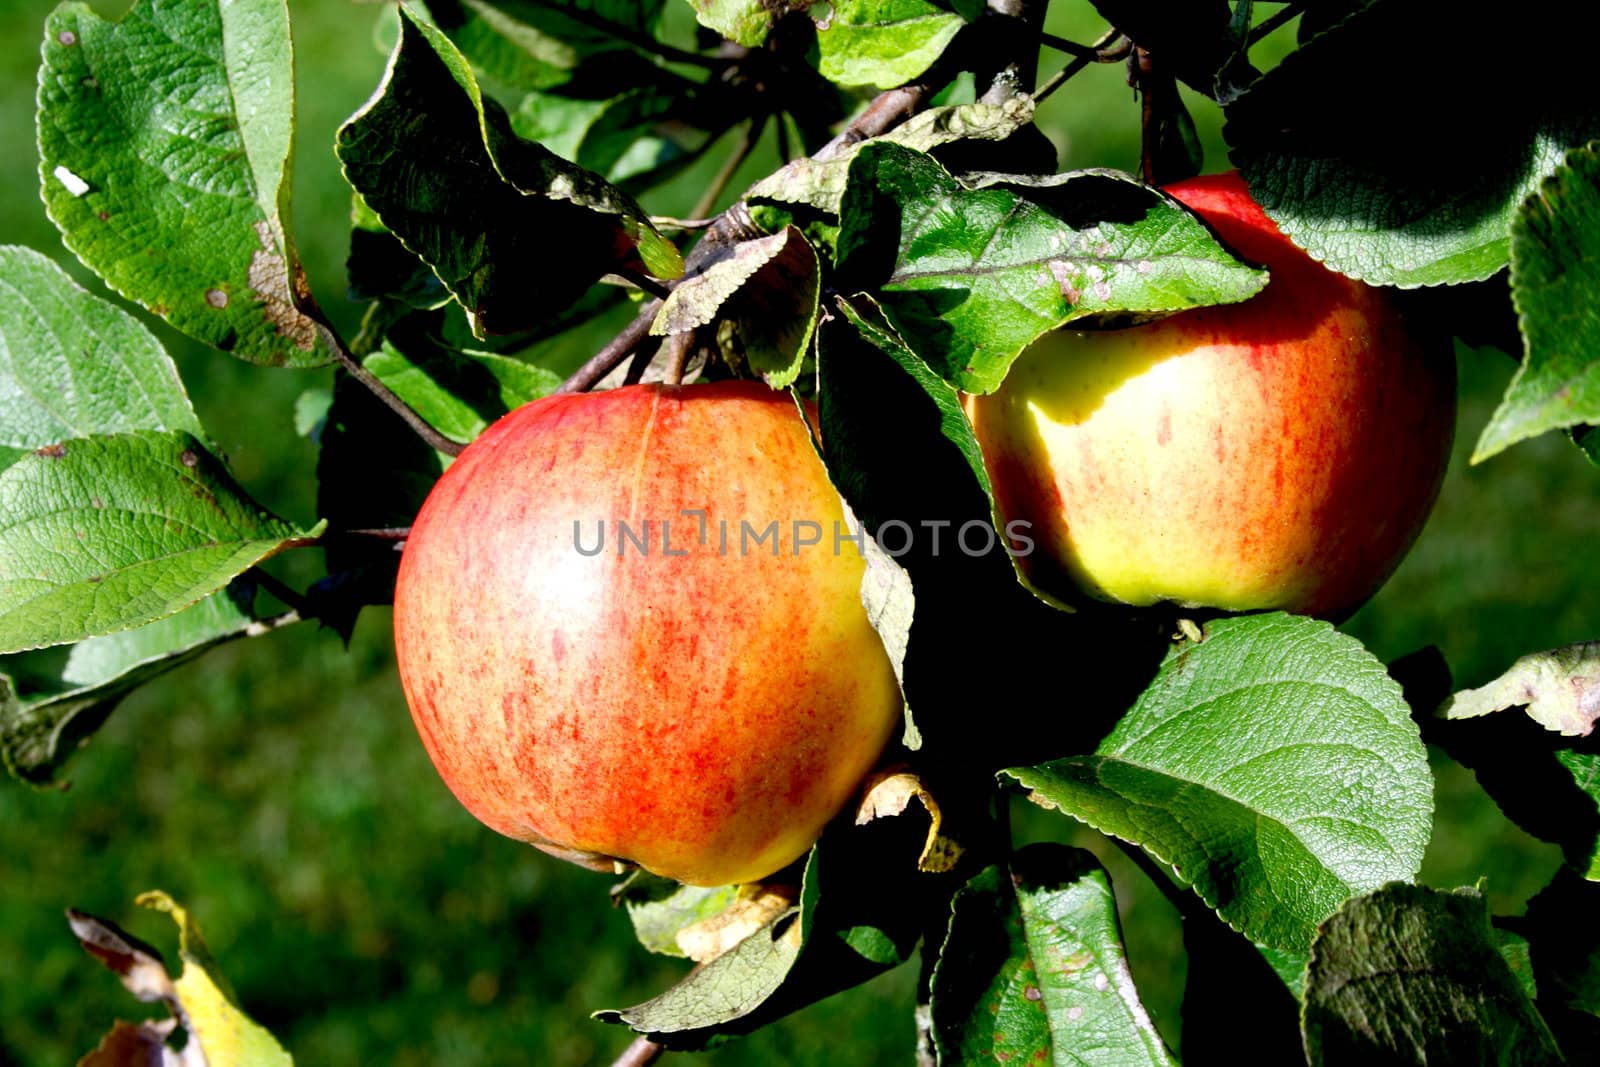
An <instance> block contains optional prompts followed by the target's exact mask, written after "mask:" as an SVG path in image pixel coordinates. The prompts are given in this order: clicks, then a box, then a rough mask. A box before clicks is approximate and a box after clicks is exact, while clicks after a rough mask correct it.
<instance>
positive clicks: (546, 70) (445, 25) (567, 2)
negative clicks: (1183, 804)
mask: <svg viewBox="0 0 1600 1067" xmlns="http://www.w3.org/2000/svg"><path fill="white" fill-rule="evenodd" d="M664 3H665V0H492V2H485V0H433V3H431V4H429V11H431V12H432V14H433V16H434V20H435V22H436V23H437V24H438V26H439V28H440V29H441V30H443V31H444V32H445V33H446V34H448V35H449V37H450V39H451V40H452V41H454V42H455V45H456V47H457V48H459V49H460V50H461V52H462V54H463V55H465V56H466V57H467V58H468V59H469V60H471V61H472V65H473V67H475V68H476V69H478V70H480V71H482V72H483V73H484V74H485V75H486V76H487V77H489V78H492V79H493V80H494V81H496V82H499V83H500V84H502V85H505V86H507V87H509V88H511V89H514V90H521V91H524V92H527V91H535V90H540V89H548V88H551V87H553V86H556V85H560V84H562V83H564V82H566V81H567V80H568V79H570V78H571V77H572V76H573V74H574V72H576V70H577V69H578V67H579V66H580V64H581V63H582V62H583V61H584V60H586V59H592V58H594V57H596V56H602V55H605V54H606V53H612V52H617V51H619V50H624V49H626V48H627V44H626V42H625V41H624V40H623V39H622V37H621V36H620V34H623V33H631V34H637V35H640V36H643V37H646V38H648V37H649V36H651V34H652V32H653V30H654V28H655V24H656V21H657V19H658V18H659V16H660V14H661V8H662V6H663V4H664ZM608 58H609V57H608Z"/></svg>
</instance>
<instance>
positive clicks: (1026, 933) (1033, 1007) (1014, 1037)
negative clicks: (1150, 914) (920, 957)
mask: <svg viewBox="0 0 1600 1067" xmlns="http://www.w3.org/2000/svg"><path fill="white" fill-rule="evenodd" d="M951 913H952V914H951V919H950V932H949V934H948V936H947V937H946V939H945V942H944V946H943V947H942V949H941V950H940V952H939V960H938V963H937V964H936V965H935V967H934V972H933V984H932V1002H931V1003H932V1014H933V1038H934V1042H935V1046H936V1047H937V1048H938V1051H939V1054H940V1061H941V1062H946V1063H1007V1062H1018V1063H1022V1062H1028V1063H1034V1062H1046V1061H1048V1062H1051V1063H1063V1064H1064V1063H1085V1062H1093V1063H1105V1064H1118V1065H1124V1064H1125V1065H1129V1067H1132V1065H1134V1064H1172V1063H1176V1060H1174V1059H1173V1058H1172V1055H1171V1053H1169V1052H1168V1051H1167V1048H1166V1045H1165V1044H1163V1043H1162V1040H1161V1035H1160V1034H1159V1033H1157V1032H1156V1028H1155V1026H1154V1024H1152V1023H1151V1021H1150V1016H1149V1014H1148V1013H1147V1012H1146V1011H1145V1009H1144V1005H1143V1004H1142V1003H1140V1001H1139V994H1138V991H1137V990H1135V989H1134V986H1133V975H1132V973H1131V972H1130V971H1129V969H1128V960H1127V956H1126V954H1125V953H1124V951H1123V948H1122V933H1121V930H1120V928H1119V926H1118V923H1117V907H1116V901H1115V899H1114V898H1113V897H1112V895H1111V882H1110V879H1109V878H1108V877H1107V876H1106V872H1105V871H1104V870H1102V869H1101V867H1100V865H1099V864H1098V863H1097V862H1096V861H1095V859H1094V857H1093V856H1092V855H1091V854H1089V853H1087V852H1084V851H1082V850H1081V849H1069V848H1065V847H1063V846H1060V845H1030V846H1028V847H1026V848H1023V849H1021V850H1019V851H1018V852H1017V853H1015V854H1014V855H1013V856H1012V857H1011V861H1010V865H1009V869H1008V870H1004V871H1002V869H1001V868H999V867H986V868H984V870H982V871H980V872H979V873H978V874H977V875H976V876H974V877H973V879H972V880H971V881H970V882H968V883H967V884H966V886H965V887H963V888H962V889H961V891H960V892H958V893H957V894H956V896H955V899H954V900H953V901H952V903H951Z"/></svg>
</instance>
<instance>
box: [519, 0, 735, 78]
mask: <svg viewBox="0 0 1600 1067" xmlns="http://www.w3.org/2000/svg"><path fill="white" fill-rule="evenodd" d="M539 6H541V7H548V8H551V9H554V10H558V11H559V12H560V13H561V14H562V15H564V16H565V17H567V18H569V19H571V20H572V21H573V22H578V23H582V24H583V25H585V26H588V27H590V28H592V29H596V30H600V31H601V32H602V33H606V34H609V35H610V36H612V37H615V38H616V39H617V40H619V41H621V42H623V43H624V44H627V45H630V46H631V47H633V48H637V49H638V50H639V51H641V52H647V53H649V54H650V55H653V56H656V57H657V58H659V59H664V60H666V61H667V62H669V63H688V64H691V65H693V66H696V67H705V68H706V69H707V70H724V69H726V68H728V67H730V66H732V65H733V64H734V63H735V62H737V60H735V59H730V58H728V57H725V56H703V55H701V54H700V53H698V52H685V51H684V50H683V49H681V48H676V47H674V46H672V45H670V44H667V43H666V42H665V41H658V40H656V39H655V38H654V37H651V36H650V35H649V34H646V33H640V32H639V31H638V30H631V29H629V28H628V27H626V26H623V25H622V24H620V23H616V22H612V21H611V20H610V19H608V18H604V17H603V16H600V15H596V14H595V13H594V12H593V11H589V10H587V9H585V8H584V7H583V6H582V5H581V4H560V5H556V4H549V3H544V4H540V5H539Z"/></svg>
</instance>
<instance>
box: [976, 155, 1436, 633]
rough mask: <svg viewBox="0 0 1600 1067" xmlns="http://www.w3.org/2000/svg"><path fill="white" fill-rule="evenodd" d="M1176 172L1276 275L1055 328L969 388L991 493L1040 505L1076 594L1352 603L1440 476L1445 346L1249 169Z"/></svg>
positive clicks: (1140, 599) (1036, 546)
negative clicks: (1107, 322)
mask: <svg viewBox="0 0 1600 1067" xmlns="http://www.w3.org/2000/svg"><path fill="white" fill-rule="evenodd" d="M1166 191H1167V192H1168V193H1169V194H1171V195H1172V196H1173V197H1175V198H1177V199H1178V200H1179V201H1181V202H1183V203H1184V204H1186V205H1188V207H1189V208H1191V209H1192V210H1193V211H1194V212H1195V213H1196V214H1197V215H1198V216H1199V217H1200V218H1202V219H1204V220H1205V221H1206V222H1207V223H1208V224H1209V225H1211V226H1212V227H1213V228H1214V229H1215V231H1216V232H1217V234H1218V235H1219V236H1220V237H1221V238H1222V239H1223V241H1225V242H1226V243H1227V244H1229V245H1230V246H1232V247H1233V248H1234V249H1235V250H1236V251H1237V252H1238V253H1239V254H1240V255H1242V256H1243V257H1244V258H1246V259H1248V260H1251V261H1254V262H1256V263H1259V264H1261V265H1263V266H1265V267H1266V268H1267V269H1268V270H1269V272H1270V275H1271V278H1270V281H1269V282H1268V284H1267V286H1266V288H1265V289H1263V290H1262V291H1261V292H1260V293H1259V294H1257V295H1256V296H1255V297H1253V298H1251V299H1249V300H1246V301H1244V302H1241V303H1238V304H1230V305H1221V306H1216V307H1205V308H1198V309H1194V310H1191V311H1187V312H1183V313H1181V314H1177V315H1173V316H1171V317H1169V318H1165V319H1161V320H1159V321H1156V322H1153V323H1147V324H1143V325H1139V326H1134V327H1130V328H1127V329H1121V330H1104V331H1097V332H1087V331H1080V330H1073V329H1062V330H1057V331H1053V332H1051V333H1048V334H1045V335H1044V336H1042V337H1040V338H1039V339H1038V340H1037V341H1035V342H1034V343H1033V344H1032V345H1030V346H1029V347H1028V349H1027V350H1025V351H1024V352H1023V354H1022V355H1021V356H1020V357H1019V358H1018V359H1017V361H1016V362H1015V363H1014V364H1013V365H1012V367H1011V370H1010V373H1009V374H1008V375H1007V377H1006V379H1005V381H1004V383H1003V384H1002V385H1001V387H1000V388H999V389H998V390H997V391H995V392H994V393H992V394H990V395H987V396H973V397H969V398H968V399H967V412H968V415H969V417H970V418H971V420H972V424H973V428H974V430H975V431H976V434H977V439H978V442H979V445H980V448H981V449H982V452H983V455H984V460H985V464H986V466H987V467H988V470H989V473H990V478H991V481H992V482H993V485H994V492H995V499H996V505H997V507H998V510H999V511H1000V513H1001V516H1002V517H1003V518H1005V519H1006V520H1007V521H1008V522H1011V521H1015V520H1023V521H1026V522H1027V523H1028V524H1029V526H1030V529H1029V530H1028V537H1029V538H1030V539H1031V541H1032V542H1033V545H1032V547H1033V551H1032V552H1031V553H1030V554H1028V555H1026V556H1020V557H1019V559H1020V566H1021V567H1022V570H1023V573H1024V574H1025V575H1026V576H1027V578H1028V579H1029V581H1030V583H1031V584H1033V585H1034V586H1035V587H1036V588H1037V589H1039V590H1041V591H1043V592H1045V593H1048V594H1053V595H1055V596H1057V597H1059V598H1062V599H1066V600H1081V599H1082V597H1081V594H1087V595H1088V596H1090V597H1093V598H1097V599H1100V600H1107V601H1112V602H1116V603H1121V604H1130V605H1152V604H1156V603H1159V602H1171V603H1173V604H1177V605H1179V606H1181V607H1184V608H1213V609H1220V610H1224V611H1252V610H1269V609H1282V610H1285V611H1291V612H1298V613H1303V614H1308V615H1317V616H1322V617H1325V618H1330V619H1334V620H1337V619H1340V618H1342V617H1344V616H1346V615H1348V614H1349V613H1351V612H1353V611H1354V610H1355V609H1356V608H1357V607H1359V606H1360V605H1361V604H1362V603H1364V602H1365V601H1366V600H1367V599H1368V598H1369V597H1370V596H1371V595H1372V594H1373V593H1374V592H1376V590H1377V589H1378V587H1379V586H1380V585H1381V584H1382V583H1383V582H1384V580H1385V579H1386V578H1387V577H1388V576H1389V575H1390V573H1391V572H1392V571H1393V570H1394V568H1395V567H1396V566H1397V565H1398V564H1399V561H1400V559H1401V558H1402V556H1404V554H1405V553H1406V551H1407V550H1408V549H1409V548H1410V546H1411V544H1412V543H1413V541H1414V540H1415V539H1416V537H1417V535H1418V533H1419V532H1420V531H1421V529H1422V526H1423V523H1424V522H1425V521H1426V519H1427V516H1428V513H1429V511H1430V510H1431V509H1432V506H1433V502H1434V500H1435V498H1436V497H1437V495H1438V492H1439V486H1440V483H1441V481H1442V479H1443V476H1444V470H1445V466H1446V462H1447V460H1448V458H1449V454H1450V445H1451V439H1452V436H1453V434H1454V427H1455V397H1456V384H1455V363H1454V358H1453V351H1452V347H1451V345H1450V343H1449V340H1448V338H1444V337H1442V336H1435V335H1433V334H1431V333H1427V332H1425V331H1422V330H1420V329H1418V328H1416V327H1414V326H1413V324H1411V323H1409V322H1408V321H1407V319H1406V318H1405V316H1403V315H1402V314H1401V312H1400V310H1399V309H1398V308H1397V307H1396V305H1395V303H1394V301H1393V299H1392V296H1391V294H1390V293H1388V292H1386V291H1384V290H1381V289H1378V288H1374V287H1372V286H1368V285H1365V284H1363V283H1361V282H1358V281H1354V280H1352V279H1349V278H1346V277H1344V276H1342V275H1340V274H1337V273H1335V272H1333V271H1330V270H1328V269H1327V268H1325V267H1323V266H1322V265H1321V264H1319V263H1317V262H1316V261H1314V260H1312V259H1311V258H1310V257H1309V256H1308V255H1306V254H1305V253H1304V252H1302V251H1301V250H1300V249H1299V248H1297V247H1296V246H1295V245H1294V244H1292V243H1291V242H1290V241H1289V240H1288V239H1287V238H1286V237H1284V236H1283V234H1282V233H1281V232H1280V231H1279V230H1278V228H1277V226H1276V225H1275V224H1274V223H1273V222H1272V221H1271V220H1270V219H1269V218H1268V217H1267V215H1266V213H1265V212H1264V211H1262V209H1261V207H1260V206H1259V205H1258V204H1257V203H1256V202H1255V201H1254V200H1253V199H1252V198H1251V196H1250V194H1249V192H1248V191H1247V189H1246V188H1245V184H1244V182H1243V181H1242V179H1240V177H1239V176H1238V175H1237V174H1224V175H1216V176H1210V177H1203V178H1195V179H1192V180H1189V181H1185V182H1182V183H1179V184H1176V185H1173V186H1171V187H1170V188H1168V189H1167V190H1166ZM1022 547H1027V546H1026V545H1023V546H1022Z"/></svg>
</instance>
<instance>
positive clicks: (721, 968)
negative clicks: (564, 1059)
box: [596, 817, 954, 1049]
mask: <svg viewBox="0 0 1600 1067" xmlns="http://www.w3.org/2000/svg"><path fill="white" fill-rule="evenodd" d="M927 826H928V824H927V822H926V821H925V820H921V819H917V818H898V817H897V818H879V819H874V820H872V821H871V822H869V823H867V824H866V825H859V826H858V825H850V824H849V823H848V822H847V821H846V820H844V819H840V820H836V821H835V822H834V824H833V825H832V826H830V827H829V829H828V831H827V832H826V833H825V834H824V835H823V837H822V840H821V841H819V842H818V843H817V846H816V847H815V848H813V849H812V851H811V854H810V856H808V857H807V859H806V862H805V869H804V872H803V874H797V873H796V872H797V871H798V865H797V866H796V867H791V868H789V869H788V870H786V871H785V872H780V875H779V876H777V877H776V878H774V879H769V880H768V882H769V883H770V884H768V885H767V886H766V887H765V888H767V889H772V888H776V883H779V882H781V881H784V880H787V881H788V884H789V886H790V888H789V890H788V893H789V894H790V895H789V897H788V899H789V900H790V901H793V904H792V906H789V907H786V908H784V910H783V911H782V912H781V913H780V914H777V915H776V916H775V917H770V916H771V909H770V907H769V905H770V901H763V900H762V899H761V898H762V897H763V896H770V895H771V894H767V893H764V892H760V891H758V889H757V887H746V889H745V890H744V891H743V892H742V893H741V897H750V896H751V894H752V893H753V894H754V903H755V905H756V906H757V907H758V908H765V909H767V910H768V915H769V918H768V920H767V921H766V922H765V923H764V924H763V925H762V926H761V927H760V928H759V929H757V930H755V932H754V933H751V934H750V935H749V936H748V937H745V938H744V939H743V940H742V941H740V942H739V943H738V944H737V945H734V946H733V947H731V948H727V950H726V951H723V952H722V953H721V954H720V955H717V956H715V958H709V959H708V958H707V957H706V954H705V953H704V952H697V953H692V954H696V955H699V958H701V959H702V960H704V962H702V964H701V966H699V967H697V968H696V969H695V970H694V971H692V972H690V973H689V974H687V975H686V976H685V977H684V978H683V980H682V981H680V982H679V983H678V984H677V985H675V986H673V987H672V988H671V989H669V990H667V991H666V992H664V993H662V994H661V995H660V996H658V997H656V998H654V999H652V1000H650V1001H647V1002H646V1003H644V1004H640V1005H638V1006H636V1007H633V1008H629V1009H626V1010H624V1011H603V1012H597V1013H596V1017H597V1018H599V1019H601V1020H603V1021H605V1022H612V1023H624V1024H626V1025H629V1026H631V1027H633V1028H634V1029H635V1030H638V1031H639V1032H641V1033H645V1034H648V1035H649V1036H650V1037H651V1038H652V1039H654V1040H656V1041H658V1042H660V1043H662V1044H664V1045H666V1046H667V1047H669V1048H673V1049H702V1048H706V1047H707V1046H709V1045H711V1044H713V1043H716V1042H717V1041H719V1040H721V1039H724V1038H726V1037H729V1036H732V1035H735V1034H744V1033H749V1032H751V1031H753V1030H756V1029H759V1028H760V1027H762V1026H764V1025H766V1024H767V1023H770V1022H772V1021H773V1020H774V1019H777V1018H780V1017H781V1016H783V1015H785V1014H787V1013H789V1012H792V1011H795V1010H797V1009H799V1008H802V1007H804V1006H806V1005H807V1004H811V1003H813V1002H815V1001H817V1000H820V999H822V998H823V997H827V996H830V995H832V994H834V993H837V992H839V991H840V990H842V989H848V988H850V987H851V986H853V985H857V984H859V983H861V982H864V981H866V980H867V979H869V978H872V977H874V976H876V975H879V974H882V973H883V972H884V971H885V970H886V969H887V968H889V967H892V966H895V965H897V964H898V963H900V962H902V961H904V960H906V959H908V958H909V957H910V955H911V953H912V951H913V950H914V949H915V946H916V943H917V939H918V937H919V936H920V935H921V933H922V929H923V923H924V921H925V916H926V915H928V914H929V913H930V912H931V911H932V909H935V908H939V909H943V908H944V907H945V902H946V901H947V900H948V897H949V894H950V893H951V892H952V891H953V890H954V886H952V885H950V884H949V876H948V875H942V874H929V873H926V872H924V871H921V870H919V869H918V867H917V857H918V855H919V854H920V852H921V850H922V848H923V847H924V844H925V839H926V832H927ZM796 878H798V879H799V881H800V890H799V896H798V900H796V899H795V898H794V896H793V888H792V887H793V882H794V880H795V879H796ZM646 892H648V890H646ZM745 903H747V901H746V900H738V901H735V903H734V905H733V906H732V907H730V908H729V909H728V910H727V912H725V913H724V915H723V916H718V917H716V918H714V919H713V921H712V923H710V924H702V926H710V925H714V924H715V923H716V921H717V920H718V919H721V918H723V917H724V916H726V915H727V914H729V913H734V914H735V916H736V922H737V923H743V921H744V918H745V914H744V913H743V911H742V908H741V906H742V905H744V904H745ZM691 932H694V933H696V934H697V936H696V938H695V940H697V941H699V942H700V946H699V947H700V948H701V949H705V948H707V947H708V946H712V948H713V950H715V948H716V947H721V948H726V947H727V946H726V944H725V943H723V944H721V945H716V944H715V942H716V938H715V937H712V938H705V937H699V936H698V934H700V933H702V932H705V931H702V930H699V929H697V928H694V927H691V929H690V930H688V931H685V930H682V929H680V931H679V932H678V933H677V934H675V935H674V939H675V940H680V939H681V940H687V939H688V935H689V934H690V933H691ZM710 932H711V933H713V934H715V933H716V931H710ZM739 932H740V933H742V930H740V931H739ZM688 947H689V946H685V948H686V950H688Z"/></svg>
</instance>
